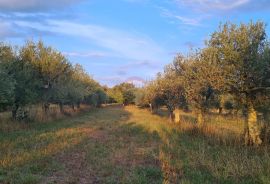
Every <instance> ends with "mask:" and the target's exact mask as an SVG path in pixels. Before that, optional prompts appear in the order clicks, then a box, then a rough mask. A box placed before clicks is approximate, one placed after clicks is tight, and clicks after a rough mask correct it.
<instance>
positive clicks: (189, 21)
mask: <svg viewBox="0 0 270 184" xmlns="http://www.w3.org/2000/svg"><path fill="white" fill-rule="evenodd" d="M159 9H160V11H161V15H162V16H164V17H167V18H170V19H174V20H175V21H177V22H180V23H181V24H184V25H189V26H200V25H201V23H200V21H201V19H202V18H201V17H200V18H189V17H185V16H181V15H178V14H176V13H174V12H173V11H170V10H168V9H166V8H163V7H159Z"/></svg>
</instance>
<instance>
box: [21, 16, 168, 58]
mask: <svg viewBox="0 0 270 184" xmlns="http://www.w3.org/2000/svg"><path fill="white" fill-rule="evenodd" d="M16 24H17V25H19V26H21V27H25V28H35V29H38V30H39V31H51V32H54V33H57V34H62V35H68V36H74V37H80V38H84V39H88V40H89V42H91V43H94V44H96V45H97V46H100V47H102V48H105V49H108V50H110V51H112V52H114V53H115V55H118V56H119V57H125V58H129V59H134V60H149V59H151V60H160V59H162V57H161V56H163V53H165V51H164V50H163V49H162V48H161V47H160V46H159V45H158V44H157V43H155V42H154V41H153V40H152V39H151V38H149V37H147V36H145V35H138V34H136V33H134V34H132V33H130V32H128V31H122V30H118V29H114V28H109V27H104V26H99V25H93V24H81V23H74V22H68V21H61V20H60V21H58V20H47V23H46V24H41V23H38V22H27V21H16Z"/></svg>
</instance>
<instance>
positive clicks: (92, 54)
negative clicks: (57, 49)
mask: <svg viewBox="0 0 270 184" xmlns="http://www.w3.org/2000/svg"><path fill="white" fill-rule="evenodd" d="M63 54H64V55H66V56H72V57H90V58H92V57H94V58H97V57H105V56H107V53H105V52H98V51H90V52H63Z"/></svg>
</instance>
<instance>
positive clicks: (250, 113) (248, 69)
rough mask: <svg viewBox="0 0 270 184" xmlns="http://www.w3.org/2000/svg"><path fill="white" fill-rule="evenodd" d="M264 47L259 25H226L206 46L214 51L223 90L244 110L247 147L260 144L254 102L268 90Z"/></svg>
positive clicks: (265, 42)
mask: <svg viewBox="0 0 270 184" xmlns="http://www.w3.org/2000/svg"><path fill="white" fill-rule="evenodd" d="M267 45H268V41H267V39H266V33H265V24H264V23H262V22H257V23H253V22H250V23H249V24H247V25H245V24H241V25H239V26H237V25H235V24H231V23H226V24H224V25H222V26H220V29H219V30H218V31H216V32H214V33H213V34H212V36H211V39H210V40H209V42H208V43H207V46H208V47H211V48H215V49H216V50H217V53H218V54H217V57H218V66H219V68H220V69H221V70H222V71H224V72H223V79H224V80H223V82H224V87H225V89H226V91H227V92H229V93H231V94H233V95H235V96H238V97H241V104H242V105H243V106H244V107H245V108H244V114H245V115H246V123H245V128H244V135H245V143H246V144H255V145H259V144H261V143H262V140H261V138H260V128H259V125H258V123H257V111H256V109H255V102H256V98H258V97H259V95H260V94H262V93H263V92H266V91H267V90H268V89H269V82H265V81H269V61H267V60H266V59H265V58H264V52H265V48H266V46H267ZM267 73H268V75H267ZM265 95H269V93H265Z"/></svg>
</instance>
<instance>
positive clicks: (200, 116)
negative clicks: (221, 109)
mask: <svg viewBox="0 0 270 184" xmlns="http://www.w3.org/2000/svg"><path fill="white" fill-rule="evenodd" d="M196 113H197V124H198V127H202V126H203V125H204V118H203V111H202V110H201V109H199V110H197V112H196Z"/></svg>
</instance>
